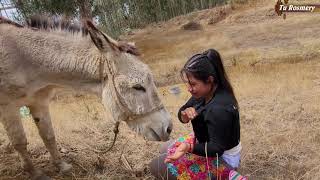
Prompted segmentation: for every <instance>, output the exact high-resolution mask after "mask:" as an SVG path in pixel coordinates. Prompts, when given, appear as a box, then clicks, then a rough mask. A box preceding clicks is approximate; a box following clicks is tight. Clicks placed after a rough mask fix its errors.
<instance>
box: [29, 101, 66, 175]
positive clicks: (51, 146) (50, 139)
mask: <svg viewBox="0 0 320 180" xmlns="http://www.w3.org/2000/svg"><path fill="white" fill-rule="evenodd" d="M29 108H30V111H31V114H32V116H33V119H34V121H35V123H36V125H37V127H38V130H39V134H40V136H41V138H42V140H43V142H44V144H45V146H46V147H47V149H48V151H49V152H50V155H51V158H52V162H53V164H54V165H55V166H56V167H58V168H59V170H60V172H62V173H66V172H69V171H70V170H71V169H72V166H71V165H70V164H68V163H66V162H65V161H63V160H62V159H61V156H60V154H59V151H58V149H57V144H56V138H55V135H54V131H53V128H52V123H51V118H50V113H49V107H48V103H43V104H39V103H35V104H32V105H30V106H29Z"/></svg>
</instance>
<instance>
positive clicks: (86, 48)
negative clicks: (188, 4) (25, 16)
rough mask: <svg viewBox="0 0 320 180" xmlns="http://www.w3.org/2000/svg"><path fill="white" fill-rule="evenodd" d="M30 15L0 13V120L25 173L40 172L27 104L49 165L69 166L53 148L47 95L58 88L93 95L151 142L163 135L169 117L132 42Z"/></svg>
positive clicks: (88, 25) (62, 168) (66, 169)
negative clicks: (17, 18) (24, 116)
mask: <svg viewBox="0 0 320 180" xmlns="http://www.w3.org/2000/svg"><path fill="white" fill-rule="evenodd" d="M35 21H36V20H35V19H34V20H32V19H31V20H30V22H33V23H29V24H36V25H37V27H30V26H21V25H18V24H16V23H14V22H12V21H10V20H8V19H5V18H2V17H0V121H1V122H2V124H3V126H4V128H5V130H6V132H7V135H8V137H9V139H10V141H11V143H12V145H13V147H14V149H15V150H16V151H17V152H18V154H19V157H20V159H21V162H22V167H23V168H24V169H25V170H26V171H27V172H29V173H30V176H31V178H33V179H39V178H43V177H46V176H45V175H44V174H43V173H42V172H41V170H39V169H36V168H35V167H34V166H33V164H32V162H31V160H30V157H29V155H28V152H27V139H26V136H25V132H24V130H23V126H22V122H21V119H20V116H19V108H20V107H21V106H24V105H26V106H28V107H29V109H30V112H31V114H32V117H33V119H34V122H35V124H36V126H37V128H38V131H39V134H40V136H41V138H42V140H43V142H44V144H45V146H46V148H47V149H48V151H49V153H50V155H51V159H52V162H53V164H54V165H55V166H56V167H58V168H59V169H60V171H61V172H69V171H70V170H71V169H72V166H71V165H70V164H68V163H66V162H65V161H63V160H62V158H61V157H60V154H59V152H58V150H57V145H56V140H55V135H54V130H53V128H52V123H51V119H50V114H49V102H50V100H51V99H52V97H53V96H54V93H55V90H56V89H57V88H72V89H74V90H76V91H84V92H86V93H90V94H94V95H97V96H98V97H99V98H100V99H101V100H102V104H103V105H104V107H105V108H106V109H109V110H110V112H111V114H112V117H113V119H114V121H115V122H120V121H124V122H126V123H127V124H128V126H129V127H130V128H131V129H132V130H134V131H136V132H137V133H138V134H140V135H142V136H144V137H145V138H146V139H148V140H152V141H166V140H168V139H169V135H170V132H171V130H172V122H171V117H170V114H169V113H168V111H167V110H166V108H165V107H164V106H163V104H162V102H161V100H160V98H159V95H158V92H157V88H156V86H155V83H154V79H153V76H152V73H151V70H150V69H149V67H148V66H147V65H146V64H144V63H143V62H141V61H140V57H139V53H138V50H137V48H136V47H135V46H134V45H132V44H129V43H123V42H118V41H116V40H114V39H112V38H111V37H109V36H108V35H106V34H105V33H103V32H102V31H100V30H98V29H97V28H96V27H95V25H94V24H93V23H92V22H91V21H84V23H83V25H82V27H81V28H73V29H71V28H70V27H71V26H62V24H63V23H59V25H57V24H58V23H57V22H56V21H55V22H54V23H50V20H49V19H48V20H47V21H41V22H40V21H38V23H36V22H35Z"/></svg>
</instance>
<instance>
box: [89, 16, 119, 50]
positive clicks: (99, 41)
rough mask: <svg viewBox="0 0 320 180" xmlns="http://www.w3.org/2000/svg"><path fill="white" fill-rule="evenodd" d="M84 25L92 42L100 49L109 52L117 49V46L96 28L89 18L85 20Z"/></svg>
mask: <svg viewBox="0 0 320 180" xmlns="http://www.w3.org/2000/svg"><path fill="white" fill-rule="evenodd" d="M86 26H87V28H88V32H89V34H90V37H91V39H92V41H93V43H94V44H95V45H96V46H97V48H98V49H99V50H100V51H104V52H108V51H109V52H110V51H115V50H117V46H116V45H115V44H114V43H112V42H111V41H110V39H109V38H108V37H107V36H105V35H104V34H103V33H102V32H101V31H100V30H98V29H97V28H96V27H95V26H94V25H93V23H92V22H91V21H90V20H87V21H86Z"/></svg>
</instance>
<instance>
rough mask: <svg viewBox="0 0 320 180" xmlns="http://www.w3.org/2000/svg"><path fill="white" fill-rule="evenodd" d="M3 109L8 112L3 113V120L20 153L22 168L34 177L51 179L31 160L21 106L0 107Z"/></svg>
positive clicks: (14, 145) (11, 139) (12, 141)
mask: <svg viewBox="0 0 320 180" xmlns="http://www.w3.org/2000/svg"><path fill="white" fill-rule="evenodd" d="M1 110H3V112H6V113H3V116H2V119H1V121H2V123H3V126H4V128H5V130H6V131H7V135H8V137H9V139H10V141H11V143H12V145H13V147H14V149H15V150H16V151H17V152H18V154H19V157H20V159H21V163H22V168H23V169H24V170H25V171H27V172H29V173H30V175H31V178H32V179H37V180H38V179H42V180H43V179H49V178H48V177H47V176H45V175H44V174H42V172H41V171H40V170H38V169H36V168H35V167H34V166H33V164H32V162H31V160H30V157H29V154H28V151H27V138H26V135H25V132H24V130H23V126H22V122H21V119H20V116H19V107H17V106H7V107H5V108H4V109H0V111H1Z"/></svg>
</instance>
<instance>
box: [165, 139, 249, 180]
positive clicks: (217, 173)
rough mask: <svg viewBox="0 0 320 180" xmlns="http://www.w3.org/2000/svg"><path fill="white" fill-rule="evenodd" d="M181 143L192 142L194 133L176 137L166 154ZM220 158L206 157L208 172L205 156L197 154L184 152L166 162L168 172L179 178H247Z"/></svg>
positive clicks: (188, 179)
mask: <svg viewBox="0 0 320 180" xmlns="http://www.w3.org/2000/svg"><path fill="white" fill-rule="evenodd" d="M181 143H190V144H193V143H194V134H193V133H191V134H189V135H186V136H182V137H180V138H178V139H177V140H176V141H175V142H174V143H173V144H172V145H171V146H170V147H169V148H168V152H167V153H168V155H173V154H174V152H175V150H176V149H177V147H178V146H179V145H180V144H181ZM219 161H220V158H219V159H217V158H216V157H208V164H209V172H208V166H207V160H206V157H203V156H198V155H196V154H192V153H186V154H185V155H184V156H182V157H181V158H180V159H178V160H176V161H174V162H173V163H167V167H168V170H169V172H170V173H171V174H172V175H174V176H175V177H177V179H179V180H201V179H208V178H209V177H211V178H213V179H214V178H216V179H221V180H224V179H232V180H246V179H247V178H245V177H243V176H241V175H240V174H239V173H238V172H236V171H234V170H232V169H230V168H228V167H227V166H226V165H224V164H223V163H221V162H219ZM209 175H210V176H209Z"/></svg>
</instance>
